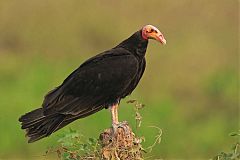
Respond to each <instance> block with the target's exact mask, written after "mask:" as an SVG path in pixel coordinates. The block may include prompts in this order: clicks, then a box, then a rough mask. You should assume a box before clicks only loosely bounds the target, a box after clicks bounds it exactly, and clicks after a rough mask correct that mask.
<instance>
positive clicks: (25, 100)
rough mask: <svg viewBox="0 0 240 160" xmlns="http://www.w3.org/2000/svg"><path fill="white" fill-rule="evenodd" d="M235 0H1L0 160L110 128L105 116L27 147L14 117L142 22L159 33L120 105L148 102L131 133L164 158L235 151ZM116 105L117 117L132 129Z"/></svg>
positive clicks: (128, 111)
mask: <svg viewBox="0 0 240 160" xmlns="http://www.w3.org/2000/svg"><path fill="white" fill-rule="evenodd" d="M238 21H239V17H238V1H237V0H211V1H209V0H201V1H192V0H181V1H178V0H175V1H166V0H165V1H160V0H148V1H139V0H133V1H127V0H121V1H110V0H102V1H97V0H91V1H86V0H82V1H79V0H69V1H66V0H52V1H48V0H31V1H29V0H21V1H19V0H10V1H7V0H0V65H1V66H0V159H14V158H15V159H43V157H42V155H43V154H44V152H45V151H46V150H47V148H48V147H49V146H52V145H53V144H56V140H57V139H58V136H59V135H60V134H61V133H62V132H63V131H64V130H68V129H69V127H71V128H73V129H77V130H79V131H80V132H81V133H82V134H83V135H85V136H86V137H98V135H99V133H101V131H102V130H103V129H104V128H108V127H109V126H110V114H109V111H108V110H103V111H101V112H99V113H97V114H95V115H93V116H90V117H88V118H85V119H81V120H78V121H76V122H75V123H73V124H71V125H70V126H68V127H66V128H64V129H62V130H61V131H60V132H57V133H55V134H53V135H52V136H51V137H50V138H46V139H43V140H41V141H39V142H36V143H33V144H27V142H26V138H25V137H24V132H23V131H22V130H21V129H20V124H19V123H18V117H19V116H20V115H21V114H23V113H25V112H28V111H30V110H32V109H34V108H36V107H39V106H40V105H41V103H42V100H43V96H44V95H45V94H46V93H47V92H48V91H49V90H51V89H53V88H54V87H55V86H57V85H59V84H60V83H61V82H62V81H63V80H64V78H65V77H67V76H68V75H69V74H70V73H71V72H72V71H73V70H74V69H75V68H77V67H78V66H79V65H80V64H81V63H82V62H83V61H84V60H86V59H87V58H89V57H91V56H93V55H95V54H97V53H100V52H102V51H104V50H107V49H110V48H111V47H114V46H115V45H117V44H118V43H119V42H121V41H122V40H124V39H126V38H127V37H128V36H130V35H131V34H132V33H134V32H135V31H137V30H139V29H140V28H141V27H142V26H144V25H146V24H153V25H155V26H156V27H158V28H159V29H160V31H162V32H163V33H164V35H165V38H166V39H167V45H166V46H162V45H160V44H159V43H157V42H155V41H151V42H150V43H149V46H148V50H147V55H146V58H147V69H146V71H145V74H144V76H143V78H142V80H141V82H140V84H139V86H138V87H137V89H136V90H135V91H134V93H133V94H132V95H131V96H130V97H128V98H126V100H129V99H137V100H138V101H140V102H142V103H144V104H146V107H145V109H144V110H143V111H142V116H143V123H142V127H141V129H140V131H139V134H140V135H144V136H145V138H146V142H145V143H144V146H148V145H150V144H152V143H153V141H154V136H155V134H156V133H157V131H156V130H154V129H152V128H149V127H148V126H150V125H155V126H158V127H160V128H162V130H163V135H162V142H161V144H159V145H158V146H156V147H155V148H154V149H153V153H152V155H155V157H160V158H164V159H179V158H183V159H209V158H212V157H213V156H214V155H216V154H217V153H219V152H220V151H222V150H227V149H228V148H229V146H230V145H231V144H232V143H233V141H234V139H231V138H230V137H229V136H228V134H229V133H230V132H232V131H237V130H238V129H239V121H238V120H239V69H238V60H239V55H238V54H239V53H238V44H239V41H238V40H239V39H238V34H239V32H238V31H239V24H238ZM126 100H124V101H122V103H121V108H120V119H121V120H127V121H129V122H130V124H132V125H134V109H133V107H132V105H131V104H127V103H126Z"/></svg>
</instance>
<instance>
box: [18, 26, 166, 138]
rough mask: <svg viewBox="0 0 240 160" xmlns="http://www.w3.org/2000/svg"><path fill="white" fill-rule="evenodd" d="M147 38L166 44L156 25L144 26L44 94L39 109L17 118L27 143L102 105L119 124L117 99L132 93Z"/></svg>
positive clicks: (89, 60) (136, 83)
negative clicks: (24, 131) (108, 109)
mask: <svg viewBox="0 0 240 160" xmlns="http://www.w3.org/2000/svg"><path fill="white" fill-rule="evenodd" d="M148 39H154V40H157V41H159V42H161V43H162V44H166V40H165V39H164V36H163V34H162V33H161V32H160V31H159V30H158V29H157V28H156V27H154V26H152V25H146V26H144V27H143V28H142V29H140V30H139V31H137V32H135V33H134V34H133V35H132V36H130V37H129V38H127V39H126V40H124V41H122V42H121V43H120V44H118V45H117V46H116V47H114V48H112V49H110V50H107V51H104V52H102V53H100V54H98V55H96V56H94V57H92V58H90V59H88V60H87V61H85V62H84V63H82V64H81V65H80V67H79V68H77V69H76V70H75V71H73V72H72V73H71V74H70V75H69V76H68V77H67V78H66V79H65V80H64V81H63V83H62V84H61V85H60V86H58V87H56V88H55V89H53V90H52V91H50V92H49V93H48V94H47V95H46V96H45V98H44V101H43V103H42V106H41V107H40V108H38V109H35V110H33V111H31V112H29V113H26V114H25V115H23V116H21V117H20V118H19V121H20V122H21V125H22V129H25V130H26V135H27V137H28V138H29V140H28V142H29V143H30V142H34V141H37V140H39V139H41V138H44V137H47V136H49V135H51V134H52V133H53V132H55V131H57V130H59V129H60V128H62V127H64V126H66V125H68V124H69V123H71V122H73V121H75V120H77V119H79V118H84V117H86V116H89V115H91V114H94V113H96V112H98V111H100V110H102V109H104V108H110V110H111V113H112V125H113V126H116V125H118V124H119V122H118V116H117V109H118V105H119V103H120V100H121V99H122V98H124V97H126V96H127V95H129V94H131V93H132V91H133V90H134V89H135V88H136V86H137V85H138V82H139V80H140V79H141V77H142V75H143V72H144V70H145V65H146V61H145V53H146V49H147V46H148Z"/></svg>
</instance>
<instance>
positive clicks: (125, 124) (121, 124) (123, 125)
mask: <svg viewBox="0 0 240 160" xmlns="http://www.w3.org/2000/svg"><path fill="white" fill-rule="evenodd" d="M112 128H113V133H114V134H117V133H118V129H119V128H122V129H123V130H124V132H125V133H126V134H127V135H129V134H130V130H129V126H128V122H127V121H123V122H119V123H117V124H115V123H114V124H112Z"/></svg>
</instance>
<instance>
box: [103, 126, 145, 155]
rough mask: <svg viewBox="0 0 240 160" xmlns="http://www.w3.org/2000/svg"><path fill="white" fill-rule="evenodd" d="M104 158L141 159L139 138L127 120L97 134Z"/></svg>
mask: <svg viewBox="0 0 240 160" xmlns="http://www.w3.org/2000/svg"><path fill="white" fill-rule="evenodd" d="M99 141H100V144H101V146H102V149H101V154H102V158H103V159H104V160H143V156H142V152H143V149H142V146H141V139H140V138H136V137H135V134H134V133H133V132H132V129H131V128H130V126H129V125H128V123H127V122H122V123H121V125H120V126H119V127H117V128H116V129H115V132H114V129H113V128H108V129H105V130H104V132H103V133H101V134H100V136H99Z"/></svg>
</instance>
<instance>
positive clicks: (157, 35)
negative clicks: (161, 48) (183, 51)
mask: <svg viewBox="0 0 240 160" xmlns="http://www.w3.org/2000/svg"><path fill="white" fill-rule="evenodd" d="M152 38H154V39H155V40H156V41H159V42H160V43H162V44H163V45H165V44H167V41H166V39H165V38H164V36H163V34H162V33H161V32H159V33H155V34H154V35H153V36H152Z"/></svg>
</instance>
